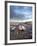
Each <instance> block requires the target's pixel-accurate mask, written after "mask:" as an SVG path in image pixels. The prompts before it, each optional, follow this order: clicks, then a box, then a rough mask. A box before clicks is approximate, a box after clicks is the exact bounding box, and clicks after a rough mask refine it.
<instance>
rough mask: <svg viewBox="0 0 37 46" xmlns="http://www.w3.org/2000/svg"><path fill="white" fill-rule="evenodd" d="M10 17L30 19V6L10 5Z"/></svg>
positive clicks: (13, 18)
mask: <svg viewBox="0 0 37 46" xmlns="http://www.w3.org/2000/svg"><path fill="white" fill-rule="evenodd" d="M10 19H12V20H27V19H32V7H30V6H15V5H13V6H10Z"/></svg>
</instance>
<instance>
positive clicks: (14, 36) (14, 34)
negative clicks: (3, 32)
mask: <svg viewBox="0 0 37 46" xmlns="http://www.w3.org/2000/svg"><path fill="white" fill-rule="evenodd" d="M31 38H32V32H28V31H20V32H18V34H17V32H16V31H11V32H10V39H11V40H16V39H31Z"/></svg>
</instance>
